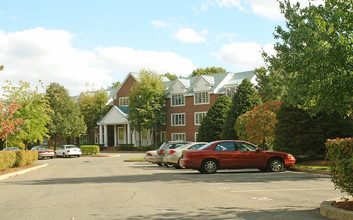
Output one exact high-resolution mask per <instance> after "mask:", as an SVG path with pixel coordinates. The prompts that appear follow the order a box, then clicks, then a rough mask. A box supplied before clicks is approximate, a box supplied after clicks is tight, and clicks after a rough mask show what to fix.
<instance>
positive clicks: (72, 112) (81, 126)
mask: <svg viewBox="0 0 353 220" xmlns="http://www.w3.org/2000/svg"><path fill="white" fill-rule="evenodd" d="M46 97H47V99H48V101H49V105H50V107H51V110H52V111H51V112H50V114H49V115H50V118H51V123H49V125H48V129H49V134H50V136H51V137H52V138H53V139H54V140H55V148H56V147H57V144H58V138H68V137H79V136H81V135H82V134H85V133H86V130H87V128H86V126H85V123H84V120H83V117H82V115H81V111H80V108H79V106H78V104H77V103H76V102H75V101H74V99H73V98H72V97H70V95H69V92H68V91H67V90H66V89H65V88H64V87H63V86H61V85H60V84H58V83H51V84H50V85H49V86H48V88H47V90H46Z"/></svg>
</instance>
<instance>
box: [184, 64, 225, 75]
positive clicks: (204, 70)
mask: <svg viewBox="0 0 353 220" xmlns="http://www.w3.org/2000/svg"><path fill="white" fill-rule="evenodd" d="M225 72H227V70H225V69H223V68H222V67H214V66H213V67H206V68H197V69H196V70H193V71H192V73H191V74H190V77H192V76H200V75H210V74H216V73H225Z"/></svg>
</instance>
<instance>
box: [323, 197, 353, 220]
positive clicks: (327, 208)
mask: <svg viewBox="0 0 353 220" xmlns="http://www.w3.org/2000/svg"><path fill="white" fill-rule="evenodd" d="M341 200H342V199H340V198H336V199H330V200H326V201H324V202H322V203H321V204H320V215H322V216H323V217H326V218H328V219H336V220H351V219H353V211H347V210H344V209H339V208H336V207H334V206H332V203H333V202H338V201H341Z"/></svg>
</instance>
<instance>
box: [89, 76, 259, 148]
mask: <svg viewBox="0 0 353 220" xmlns="http://www.w3.org/2000/svg"><path fill="white" fill-rule="evenodd" d="M245 78H247V79H249V80H250V81H251V82H253V83H255V75H254V71H247V72H239V73H231V72H226V73H218V74H212V75H201V76H196V77H189V78H178V79H176V80H174V81H169V80H168V79H167V78H163V84H164V85H165V87H166V92H167V99H166V117H165V122H164V123H163V124H164V125H163V126H162V127H161V128H160V130H159V131H158V133H157V139H158V141H166V140H168V141H175V140H186V141H196V139H197V135H198V129H199V127H200V123H201V120H202V118H203V117H204V116H205V115H206V113H207V111H208V109H209V108H210V107H211V106H212V105H213V103H214V102H215V100H216V99H217V98H218V97H219V96H221V95H228V96H230V97H231V96H232V94H233V92H234V91H235V89H236V87H237V86H238V85H239V84H240V83H241V82H242V80H243V79H245ZM137 80H138V75H137V74H136V73H129V74H128V75H127V77H126V78H125V80H124V81H123V83H122V84H121V85H120V87H119V88H118V89H117V90H116V91H114V92H113V94H112V101H113V105H114V106H113V107H112V108H111V110H110V111H109V112H108V113H107V114H106V115H105V116H104V117H103V118H102V119H101V120H100V121H99V122H97V125H98V127H99V129H98V132H97V133H96V138H95V139H96V142H98V143H99V144H104V146H118V145H119V144H134V145H135V146H137V145H138V144H139V137H140V135H139V134H138V132H137V131H135V130H133V129H131V127H130V123H129V120H128V117H127V116H128V114H129V110H128V103H129V100H128V97H129V92H130V88H131V87H132V85H133V84H134V83H135V82H136V81H137ZM141 137H142V140H141V144H142V145H149V144H152V143H153V140H154V138H153V133H152V132H151V131H148V130H144V131H142V135H141Z"/></svg>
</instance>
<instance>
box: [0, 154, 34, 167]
mask: <svg viewBox="0 0 353 220" xmlns="http://www.w3.org/2000/svg"><path fill="white" fill-rule="evenodd" d="M36 160H38V152H37V151H33V150H17V151H0V170H6V169H8V168H13V167H22V166H25V165H28V164H31V163H33V162H34V161H36Z"/></svg>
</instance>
